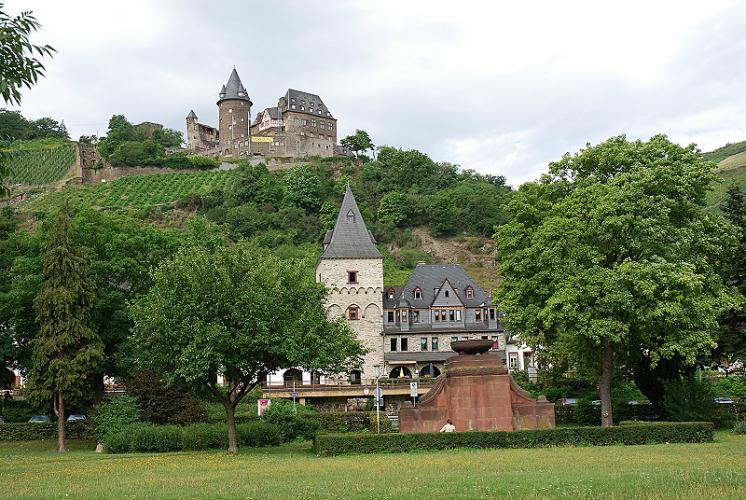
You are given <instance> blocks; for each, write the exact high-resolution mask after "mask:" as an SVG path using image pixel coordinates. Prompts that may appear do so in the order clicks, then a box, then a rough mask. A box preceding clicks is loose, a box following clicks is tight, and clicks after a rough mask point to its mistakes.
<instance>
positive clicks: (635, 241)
mask: <svg viewBox="0 0 746 500" xmlns="http://www.w3.org/2000/svg"><path fill="white" fill-rule="evenodd" d="M714 179H715V174H714V173H713V172H712V170H711V168H710V164H709V163H708V162H706V161H705V160H703V159H702V158H701V157H700V156H699V154H698V153H697V152H696V150H695V148H694V146H689V147H686V148H684V147H681V146H678V145H676V144H673V143H671V142H670V141H668V139H667V138H666V137H665V136H655V137H653V138H651V139H650V141H648V142H642V141H636V142H629V141H627V139H626V138H625V137H624V136H620V137H613V138H611V139H609V140H607V141H606V142H603V143H601V144H599V145H597V146H593V147H591V146H590V145H588V146H587V147H586V149H583V150H581V151H580V152H579V153H577V154H575V155H572V156H571V155H569V154H568V155H565V156H564V157H563V158H562V159H561V160H560V161H558V162H555V163H551V164H550V167H549V174H548V175H545V176H543V177H542V179H541V180H540V181H539V182H531V183H527V184H524V185H523V186H521V188H520V189H519V191H518V192H517V193H516V194H515V195H514V197H513V198H512V200H511V201H510V202H509V203H508V206H507V214H508V222H507V223H506V224H505V225H503V226H501V227H500V228H499V229H498V231H497V234H496V235H495V238H496V240H497V257H498V260H499V261H500V272H501V274H502V276H503V282H502V284H501V287H500V290H499V299H500V303H501V305H502V306H503V308H504V309H505V311H506V313H507V320H508V323H509V324H510V325H511V326H512V328H514V329H515V330H516V331H520V332H521V335H522V336H523V339H524V340H527V341H528V342H530V343H533V344H535V345H538V346H541V347H542V348H543V349H546V350H547V351H549V353H551V355H552V356H553V357H557V358H558V359H563V360H567V361H568V362H570V363H571V364H572V365H574V366H575V367H576V369H577V370H578V371H579V372H584V373H587V374H588V375H589V376H590V377H593V378H595V379H596V380H597V382H598V386H599V393H600V396H601V411H602V420H601V423H602V425H605V426H608V425H611V424H612V423H613V415H612V408H611V383H612V375H613V372H614V366H615V365H621V364H625V365H627V366H630V367H633V369H634V367H636V366H638V365H639V364H641V363H648V364H649V365H650V366H653V367H655V366H656V365H658V364H659V363H660V362H661V361H666V360H671V359H675V358H676V359H680V360H681V361H682V363H684V364H685V365H688V366H691V365H694V364H696V363H698V362H699V361H700V360H701V359H702V357H703V356H706V355H708V354H709V352H710V350H711V349H713V348H714V347H715V345H716V343H717V339H718V334H719V332H718V326H717V319H718V318H719V316H720V315H721V314H722V313H723V312H724V311H725V310H728V309H729V308H732V307H734V306H735V305H736V304H738V302H739V298H738V294H737V292H736V290H734V289H733V287H730V286H728V285H726V284H725V282H724V277H725V274H726V271H727V266H726V259H727V256H728V255H729V254H730V253H731V252H732V251H733V250H734V249H735V245H736V233H735V230H734V228H733V227H732V226H731V225H730V224H728V223H727V222H726V221H725V220H723V219H722V218H721V217H718V216H717V215H713V214H711V213H709V212H707V211H706V210H705V208H706V202H705V195H706V193H707V191H708V190H709V188H710V184H711V182H712V181H713V180H714ZM640 389H641V390H642V391H643V392H644V389H643V388H642V387H641V388H640Z"/></svg>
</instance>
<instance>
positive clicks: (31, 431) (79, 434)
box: [0, 422, 91, 441]
mask: <svg viewBox="0 0 746 500" xmlns="http://www.w3.org/2000/svg"><path fill="white" fill-rule="evenodd" d="M90 430H91V426H90V425H89V424H88V422H69V423H66V424H65V437H66V438H67V439H86V438H88V437H90ZM56 437H57V422H48V423H29V422H26V423H17V424H2V425H0V441H35V440H38V439H55V438H56Z"/></svg>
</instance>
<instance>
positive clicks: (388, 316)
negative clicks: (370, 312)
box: [386, 311, 394, 323]
mask: <svg viewBox="0 0 746 500" xmlns="http://www.w3.org/2000/svg"><path fill="white" fill-rule="evenodd" d="M386 316H387V318H388V320H389V323H393V322H394V311H389V312H388V313H387V314H386Z"/></svg>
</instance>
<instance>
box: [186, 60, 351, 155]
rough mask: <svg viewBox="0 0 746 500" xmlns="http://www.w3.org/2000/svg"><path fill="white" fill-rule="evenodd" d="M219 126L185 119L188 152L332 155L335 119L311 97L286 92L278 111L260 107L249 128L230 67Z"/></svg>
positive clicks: (246, 104)
mask: <svg viewBox="0 0 746 500" xmlns="http://www.w3.org/2000/svg"><path fill="white" fill-rule="evenodd" d="M217 105H218V127H217V128H215V127H212V126H210V125H205V124H203V123H199V120H198V118H197V115H196V114H195V113H194V111H190V112H189V114H188V115H187V117H186V130H187V147H188V149H189V150H191V151H193V152H195V153H200V154H204V155H209V156H220V157H225V158H236V157H241V156H277V157H286V158H302V157H306V156H333V155H334V154H335V151H336V147H337V119H336V118H334V117H333V116H332V114H331V112H330V111H329V108H327V107H326V105H325V104H324V102H323V101H322V100H321V98H320V97H319V96H318V95H316V94H311V93H308V92H302V91H300V90H294V89H288V91H287V92H286V93H285V95H284V96H282V97H280V99H279V101H278V103H277V106H274V107H271V108H264V110H262V111H260V112H259V113H257V115H256V119H255V120H254V123H251V106H252V105H253V103H252V102H251V99H250V97H249V94H248V92H247V91H246V87H244V85H243V83H242V82H241V78H239V76H238V72H236V69H235V68H233V71H231V74H230V76H229V77H228V82H227V83H226V84H225V85H223V88H222V89H221V90H220V94H219V98H218V102H217Z"/></svg>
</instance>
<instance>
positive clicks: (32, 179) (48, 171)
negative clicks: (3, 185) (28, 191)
mask: <svg viewBox="0 0 746 500" xmlns="http://www.w3.org/2000/svg"><path fill="white" fill-rule="evenodd" d="M3 151H4V152H7V153H9V154H10V155H9V161H8V169H9V171H10V176H9V177H8V181H9V183H10V184H23V185H44V184H50V183H53V182H56V181H59V180H60V179H62V178H63V177H64V176H65V174H66V173H67V171H68V170H70V167H72V166H73V164H74V163H75V145H74V144H73V143H72V142H69V141H59V140H56V139H43V140H36V141H16V142H14V143H12V144H11V145H10V147H6V148H3Z"/></svg>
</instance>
